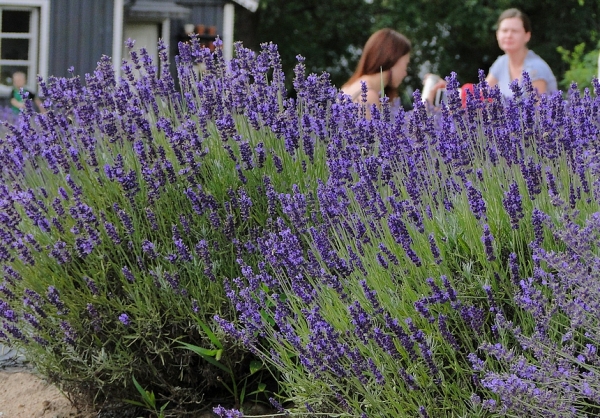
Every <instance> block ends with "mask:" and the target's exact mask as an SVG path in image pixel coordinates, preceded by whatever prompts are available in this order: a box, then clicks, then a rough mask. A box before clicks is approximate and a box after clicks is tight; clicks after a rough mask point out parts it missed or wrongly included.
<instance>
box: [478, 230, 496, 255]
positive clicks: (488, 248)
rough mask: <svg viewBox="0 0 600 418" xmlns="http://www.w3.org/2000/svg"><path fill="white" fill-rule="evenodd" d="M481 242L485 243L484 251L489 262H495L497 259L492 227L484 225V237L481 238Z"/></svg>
mask: <svg viewBox="0 0 600 418" xmlns="http://www.w3.org/2000/svg"><path fill="white" fill-rule="evenodd" d="M481 242H483V249H484V251H485V255H486V258H487V261H494V260H495V259H496V255H495V254H494V245H493V242H494V236H493V235H492V232H491V231H490V227H489V226H488V225H487V224H485V225H483V235H482V237H481Z"/></svg>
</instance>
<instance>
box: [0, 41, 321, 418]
mask: <svg viewBox="0 0 600 418" xmlns="http://www.w3.org/2000/svg"><path fill="white" fill-rule="evenodd" d="M217 53H218V51H217ZM217 53H215V55H214V56H211V55H210V54H209V56H208V58H207V60H211V61H212V60H213V59H214V60H215V62H217V61H218V59H217ZM268 54H269V53H268V52H265V53H264V55H263V56H261V57H260V58H261V59H264V57H265V55H266V56H267V59H271V58H268ZM273 59H275V57H273ZM256 62H257V61H256V59H254V60H249V61H248V62H244V65H248V66H252V65H257V66H258V64H256ZM103 64H104V67H103ZM150 65H151V64H150ZM186 65H187V67H186V69H187V71H189V72H188V74H191V71H192V63H191V62H187V64H186ZM182 68H183V64H181V66H180V70H181V71H183V70H182ZM222 68H223V67H219V66H215V68H214V69H213V70H214V72H215V74H212V75H210V76H209V74H208V73H205V74H203V77H204V79H203V81H204V83H205V84H204V86H205V89H204V90H202V94H204V96H203V95H202V94H201V93H200V92H199V90H198V89H199V87H198V85H196V84H195V83H190V84H188V85H184V86H183V87H182V89H183V90H184V91H186V90H185V89H188V90H187V91H186V92H187V94H188V97H191V98H193V99H191V100H189V101H186V100H183V99H182V96H181V95H180V93H179V92H177V91H176V90H175V89H174V88H173V89H172V90H170V91H169V92H168V93H167V94H165V90H161V88H162V87H159V86H160V85H161V84H160V83H164V84H162V85H168V83H170V82H172V80H171V79H169V75H168V72H163V78H161V79H160V82H159V81H158V80H159V79H158V78H153V76H152V74H156V70H154V72H153V71H152V68H151V67H150V66H148V65H147V66H146V67H144V68H142V69H140V70H139V73H136V75H135V76H133V75H131V79H130V80H121V81H120V84H118V85H115V84H114V83H113V84H112V85H111V84H110V81H109V84H108V85H102V88H100V89H98V90H95V91H96V93H97V95H94V94H93V93H92V91H94V90H93V89H94V87H98V86H97V84H94V83H101V82H102V81H99V79H101V80H113V72H112V71H113V70H112V66H111V65H110V61H108V64H107V62H106V61H102V62H101V63H100V64H99V67H98V70H97V72H96V73H95V75H94V76H95V77H98V78H95V79H94V78H92V77H88V79H87V86H86V87H85V88H84V87H83V86H82V84H81V82H80V80H79V78H78V77H73V78H70V79H51V80H49V81H48V88H49V89H50V90H51V91H52V92H53V93H48V94H47V95H46V96H47V97H48V98H49V100H53V101H54V103H53V105H52V106H49V109H50V110H49V112H48V113H47V114H44V115H35V114H29V113H25V114H23V115H22V118H21V119H20V125H19V129H22V130H19V129H17V128H14V127H13V128H12V129H11V134H10V135H8V136H7V138H4V139H3V140H2V141H0V152H1V153H2V155H3V156H6V155H9V154H10V153H11V152H13V151H14V150H15V149H16V150H17V154H19V155H20V156H23V155H24V154H25V155H26V158H25V159H26V161H25V160H24V161H23V162H22V163H23V164H22V165H19V167H17V166H12V167H7V166H4V167H3V168H2V170H1V171H0V176H1V177H2V188H3V189H2V190H3V191H6V196H8V195H11V196H12V197H11V198H10V200H2V205H4V206H3V209H2V210H3V211H9V212H10V213H11V216H14V218H11V221H12V220H13V219H14V220H15V222H14V224H11V228H12V230H11V232H10V233H8V232H7V233H6V234H5V235H3V236H4V237H5V239H6V236H9V237H11V238H10V239H13V238H14V236H13V235H12V234H16V235H18V236H20V237H23V236H27V237H28V238H27V239H28V245H27V246H26V247H24V248H23V247H19V248H23V249H22V251H25V253H26V254H27V255H28V257H29V256H31V260H28V259H26V258H24V257H22V255H21V256H19V255H18V251H19V250H17V248H16V247H15V248H12V249H11V250H10V251H11V252H10V253H8V255H6V254H7V253H3V259H2V264H3V267H4V269H5V271H13V272H14V277H18V279H15V278H14V277H13V278H10V276H8V275H7V276H5V277H7V278H8V279H3V281H2V282H0V285H2V289H3V290H4V291H6V292H8V293H6V294H8V295H9V296H8V297H7V303H10V305H11V308H10V309H11V312H17V313H18V314H17V316H16V317H14V318H13V317H11V320H13V319H14V320H15V323H18V326H19V327H20V330H19V332H20V334H18V333H16V332H15V334H12V335H11V337H10V340H8V341H9V343H10V344H11V345H14V346H17V347H19V349H20V350H22V351H23V353H24V354H25V355H26V357H27V358H28V359H29V360H30V361H31V362H32V363H33V364H34V365H35V366H36V368H37V369H38V370H39V372H40V373H42V374H43V375H45V376H48V377H49V378H50V379H51V380H52V381H53V382H55V383H58V384H59V385H60V386H62V388H63V389H64V390H65V391H67V392H69V393H70V394H71V395H72V397H73V398H74V399H76V400H78V402H82V403H86V404H94V405H96V406H98V405H101V404H102V403H103V402H104V401H105V400H107V399H108V400H111V401H114V400H119V399H124V398H132V397H133V394H135V389H136V387H137V385H135V384H134V385H133V386H136V387H133V386H132V385H131V380H132V378H133V379H135V380H134V382H139V384H140V385H142V386H143V387H144V388H145V389H144V390H145V391H146V392H147V393H148V394H152V399H150V398H147V399H145V402H146V403H147V402H148V401H149V400H151V401H152V402H154V403H156V404H158V403H161V402H162V404H163V405H164V404H165V402H166V401H171V403H170V405H171V406H173V405H174V404H175V405H176V407H177V408H180V412H184V411H186V410H189V409H190V408H196V409H197V408H203V407H206V405H205V404H203V403H204V402H210V399H212V397H219V398H220V399H227V396H228V395H227V391H229V392H231V396H232V397H233V398H234V399H233V400H230V401H231V402H238V401H239V402H241V401H242V400H243V399H244V398H248V397H249V396H250V394H251V395H254V397H255V398H260V396H262V395H263V394H264V393H266V387H265V383H264V381H265V379H263V376H264V375H268V374H269V373H268V371H267V370H266V369H263V368H259V367H257V364H256V362H255V361H254V356H252V355H251V354H249V353H248V352H247V351H246V349H245V348H243V347H242V346H241V344H240V342H239V341H235V340H233V339H232V338H229V337H227V336H226V335H225V334H224V332H223V330H222V329H221V328H220V327H219V326H218V325H217V324H216V323H215V322H214V317H215V316H216V315H218V316H219V317H221V318H225V319H233V318H235V312H234V309H233V307H232V306H231V304H230V303H229V301H228V300H227V298H226V295H225V291H224V289H223V286H222V282H221V280H222V277H232V276H233V277H234V276H236V275H239V274H240V271H239V267H238V265H237V263H236V262H235V260H236V258H237V257H238V256H240V254H239V253H238V251H237V246H236V244H235V243H236V242H238V243H239V242H244V241H245V240H247V239H248V237H249V236H251V235H252V234H256V233H258V232H257V231H260V230H261V229H262V228H265V227H267V226H268V225H267V220H268V218H269V215H268V211H267V207H268V202H267V195H266V193H265V179H266V178H269V179H270V181H271V183H272V185H273V187H274V188H276V190H278V191H280V192H288V193H289V192H291V191H292V188H293V187H297V188H298V189H299V190H306V189H307V188H309V187H312V185H315V184H317V179H322V178H324V177H325V176H326V172H327V169H326V165H325V163H324V158H325V153H324V152H323V150H322V152H320V153H315V154H311V156H310V158H309V157H308V156H307V155H306V154H305V153H304V152H303V151H302V145H301V144H300V145H299V149H298V150H294V153H293V155H292V154H291V153H290V152H288V150H286V146H287V145H286V143H285V141H284V140H283V139H282V138H281V135H280V134H277V133H276V132H275V130H274V129H271V128H270V127H268V126H265V125H264V124H262V125H261V126H260V127H257V126H256V124H253V123H251V122H250V121H249V118H247V117H245V116H244V115H241V114H238V112H237V111H236V108H235V107H233V108H231V109H230V108H227V112H231V113H227V116H230V119H227V122H229V121H230V122H231V124H230V125H228V126H227V130H226V131H225V130H223V127H222V125H219V123H221V122H223V120H222V119H219V118H222V117H223V116H224V115H223V114H222V113H219V114H218V117H217V116H215V115H206V114H202V113H201V112H194V111H192V110H190V109H202V110H203V111H205V110H206V109H207V106H209V105H207V104H206V103H207V102H211V101H212V103H217V102H219V101H221V100H222V101H223V102H225V98H224V96H220V95H219V92H218V90H217V89H218V87H215V85H220V84H219V83H221V82H223V81H227V80H226V78H227V76H226V74H224V73H223V72H221V70H222ZM259 68H260V70H256V71H255V72H254V73H253V77H254V79H253V80H249V79H245V83H246V84H245V85H244V87H245V88H246V89H248V90H250V89H252V88H253V87H252V82H254V81H256V80H260V82H261V84H260V87H261V90H260V91H261V92H262V94H266V93H265V91H266V89H267V88H268V89H269V91H270V92H271V93H272V95H271V96H270V98H269V100H270V105H271V107H270V109H269V110H270V111H273V112H281V115H280V116H281V117H283V115H285V114H286V113H285V112H286V111H287V110H286V109H287V108H286V106H289V104H287V105H285V104H284V103H283V100H284V98H283V97H282V96H280V95H279V96H278V94H279V93H280V92H281V91H282V90H283V86H282V85H279V84H278V83H279V82H278V81H277V82H275V81H273V79H272V78H271V77H277V74H276V75H273V73H272V68H271V67H268V66H267V67H262V66H260V67H259ZM103 71H106V73H103ZM260 71H264V73H260ZM269 71H271V72H269ZM267 73H268V74H267ZM230 76H231V77H233V75H231V74H230ZM186 80H187V81H189V79H182V83H184V82H185V81H186ZM211 81H212V82H214V83H215V85H211V84H209V83H210V82H211ZM227 82H228V83H232V81H231V80H229V81H227ZM272 82H273V85H272V86H271V83H272ZM65 85H68V88H66V87H65ZM150 85H152V86H154V88H155V89H156V90H154V91H153V92H152V93H151V95H150V96H148V95H147V93H148V92H149V90H146V88H147V89H150V87H148V86H150ZM221 86H222V85H221ZM227 86H229V84H227ZM238 88H240V87H239V85H238ZM54 89H56V90H54ZM67 90H68V91H69V92H76V93H75V94H74V96H73V97H74V99H71V98H69V99H67V101H68V104H66V103H65V102H62V100H65V96H63V93H64V92H65V91H67ZM221 94H223V95H224V93H223V92H222V93H221ZM207 96H208V97H207ZM215 97H217V98H218V100H216V101H215ZM266 102H267V100H266V99H265V98H264V97H263V98H261V102H260V103H261V104H265V103H266ZM223 109H224V108H222V109H221V112H223V111H224V110H223ZM306 111H307V112H309V110H308V109H307V110H306ZM310 111H312V108H311V110H310ZM67 112H71V113H70V114H69V115H67ZM288 113H289V111H288ZM282 120H283V119H282ZM292 121H295V122H296V123H297V122H298V116H297V115H296V114H295V113H294V114H293V117H292ZM278 122H279V121H278ZM273 123H275V122H273ZM286 123H287V121H286V122H281V124H282V126H286ZM290 123H291V122H290ZM24 132H26V133H24ZM21 135H29V138H30V142H29V144H30V148H28V149H27V150H26V152H25V153H22V152H21V148H20V145H18V143H19V141H20V138H21ZM310 136H311V134H307V135H306V136H305V138H306V139H308V138H309V137H310ZM32 138H44V140H46V141H49V142H48V143H45V144H44V145H40V144H37V145H35V146H34V145H33V144H34V139H32ZM242 143H244V144H242ZM15 144H16V145H15ZM244 145H247V149H249V153H250V156H247V155H242V154H243V151H242V150H241V148H242V147H243V146H244ZM13 147H15V148H13ZM261 147H262V148H261ZM48 148H50V149H52V150H53V152H55V153H56V154H57V155H63V156H66V155H70V158H64V159H63V160H61V165H53V164H52V161H55V160H53V159H52V158H53V157H50V156H49V155H48V154H45V153H44V151H45V150H46V149H48ZM69 150H70V151H69ZM257 150H262V154H261V155H262V156H261V157H259V151H257ZM246 157H248V158H253V159H254V161H255V162H256V164H255V166H252V167H249V166H247V165H246V164H247V163H246V162H245V161H247V160H244V158H246ZM17 158H18V157H17ZM259 159H264V161H261V162H260V163H258V161H259ZM276 159H277V161H276ZM15 161H16V160H15ZM49 161H50V162H49ZM279 161H281V167H282V168H281V170H280V169H279V168H278V165H279ZM313 163H314V167H313V169H308V170H307V167H312V166H313ZM242 164H243V165H242ZM21 191H24V192H23V193H21ZM193 194H196V199H197V200H199V201H201V202H200V203H198V202H194V198H192V197H191V196H192V195H193ZM198 196H200V197H198ZM243 198H247V201H248V202H250V203H248V204H247V206H246V208H245V209H244V210H243V209H242V208H241V206H240V204H239V203H237V202H240V201H241V200H242V199H243ZM274 198H275V199H277V196H275V197H274ZM2 199H5V196H3V198H2ZM31 205H33V209H32V206H31ZM42 208H43V209H42ZM39 210H41V211H42V212H43V213H44V215H43V217H44V219H45V222H46V223H47V227H46V226H44V225H46V224H45V223H44V222H40V221H39V218H38V217H36V216H37V215H36V214H37V213H39ZM246 212H247V213H246ZM3 213H5V212H3ZM46 217H47V218H46ZM7 219H8V218H7V217H6V216H4V217H3V218H2V220H3V221H6V220H7ZM50 221H52V223H50ZM4 230H5V229H4V226H3V229H2V231H4ZM21 242H22V241H21ZM88 244H89V245H88ZM29 245H31V247H29ZM1 249H2V250H3V251H4V250H5V248H4V244H3V245H2V248H1ZM6 280H9V281H6ZM7 288H8V290H6V289H7ZM6 294H4V293H3V294H2V297H3V298H4V297H6V296H5V295H6ZM2 303H3V304H2V305H0V307H1V309H2V310H4V309H5V306H8V305H4V301H2ZM11 326H12V325H11ZM11 329H12V328H11ZM5 330H6V329H5ZM0 337H1V338H5V334H4V333H2V334H0ZM6 338H7V339H8V338H9V337H6ZM186 344H187V345H186ZM182 346H187V347H188V348H189V347H196V349H195V352H194V351H190V350H183V349H181V347H182ZM197 354H199V355H197ZM137 389H138V391H139V388H137ZM148 396H150V395H148ZM152 407H154V406H152Z"/></svg>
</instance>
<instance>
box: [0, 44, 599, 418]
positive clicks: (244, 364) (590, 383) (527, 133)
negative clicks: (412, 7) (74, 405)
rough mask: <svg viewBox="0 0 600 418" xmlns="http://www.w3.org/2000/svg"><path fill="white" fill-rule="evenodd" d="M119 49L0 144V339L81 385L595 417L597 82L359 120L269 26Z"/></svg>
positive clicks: (240, 405) (294, 410)
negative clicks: (122, 52)
mask: <svg viewBox="0 0 600 418" xmlns="http://www.w3.org/2000/svg"><path fill="white" fill-rule="evenodd" d="M129 46H130V49H131V51H130V53H131V56H132V62H133V66H129V65H127V64H124V66H123V74H124V76H123V78H122V79H119V80H118V81H115V80H114V77H113V75H112V63H111V62H110V59H108V58H107V57H104V58H102V60H101V61H100V62H99V65H98V68H97V70H96V72H95V73H94V74H88V75H86V76H85V77H84V80H83V79H81V78H80V77H79V76H75V75H73V76H72V77H69V78H50V79H48V80H41V85H42V90H43V91H42V92H43V97H45V98H46V103H45V107H46V108H47V109H49V111H48V113H46V114H34V113H33V112H32V111H28V112H25V113H24V114H23V115H22V116H21V117H20V118H19V120H18V121H17V122H16V123H15V124H14V125H11V124H6V129H7V130H8V133H7V134H6V136H5V137H4V138H3V139H2V140H1V141H0V164H1V166H0V176H1V178H2V184H1V186H0V187H1V189H2V190H1V192H0V237H1V240H0V262H1V263H2V277H3V279H2V282H1V284H0V317H1V318H2V319H1V321H2V326H1V328H0V341H1V342H2V343H4V344H8V345H10V346H14V347H17V348H19V349H20V350H22V352H23V353H24V354H25V355H26V356H27V358H28V359H29V360H30V361H32V362H33V363H34V364H35V366H36V367H37V368H38V370H40V371H41V372H42V373H43V374H44V375H46V376H48V377H49V378H50V379H51V380H53V381H55V382H57V383H58V384H60V385H61V386H62V387H63V388H64V390H65V391H66V392H67V393H69V394H70V396H71V397H72V398H73V399H74V400H75V401H76V402H81V403H87V404H96V405H102V403H103V402H104V401H105V400H108V399H115V398H118V399H121V400H136V401H135V402H137V403H139V404H140V405H143V406H144V407H145V408H146V409H148V410H149V411H150V412H153V413H154V414H155V416H194V415H193V414H194V413H198V411H202V410H205V409H206V408H212V405H215V404H220V406H219V407H216V408H214V411H215V413H217V414H218V415H220V416H222V417H238V416H244V415H243V414H244V412H245V411H246V413H247V409H248V408H247V405H248V402H251V403H256V402H259V403H260V402H265V403H270V405H272V407H275V408H276V409H278V410H279V411H280V414H281V415H282V416H283V415H290V416H315V417H317V416H339V417H415V416H422V417H496V416H509V417H575V416H577V417H584V416H589V417H593V416H598V415H600V376H599V374H598V373H599V372H600V358H599V357H598V354H597V347H598V344H599V342H600V320H599V318H600V273H599V271H600V269H599V266H600V258H599V248H598V244H599V243H600V241H599V239H600V212H599V209H600V207H599V203H600V154H599V153H598V151H599V150H598V144H599V140H600V138H599V130H600V84H599V83H598V80H594V82H593V84H594V91H593V92H590V91H587V90H586V91H585V92H583V93H582V92H580V91H579V90H578V89H577V86H573V87H572V88H571V90H570V91H569V92H567V94H566V95H565V96H563V95H561V94H560V93H557V94H555V95H552V96H542V97H538V96H536V95H535V94H534V93H533V91H532V86H531V83H530V82H529V80H528V79H527V77H525V80H524V82H523V84H522V85H518V84H517V83H515V84H514V85H513V92H514V98H512V99H505V98H503V97H502V96H501V95H500V93H499V91H498V90H497V89H491V88H488V86H487V85H486V84H485V81H484V80H483V79H484V76H483V73H482V74H480V79H481V83H480V84H479V85H477V86H476V87H475V93H474V95H469V96H468V98H467V104H466V107H465V108H463V107H462V106H461V99H460V97H459V92H458V82H457V81H456V80H455V78H454V76H451V77H449V78H448V82H449V84H448V91H449V96H448V97H449V100H448V103H447V104H445V105H444V106H443V107H442V108H441V109H431V108H427V107H426V105H425V104H423V102H422V101H421V98H420V96H419V94H418V92H417V93H416V94H415V97H414V105H413V109H412V110H411V111H403V110H402V109H398V108H397V107H394V106H390V105H389V104H388V103H387V102H386V100H385V99H383V105H382V106H381V108H379V109H375V108H374V109H372V110H371V119H365V118H364V115H365V109H364V107H363V106H362V105H360V104H355V103H352V102H351V101H350V100H349V99H348V98H347V97H343V96H342V95H340V94H339V93H338V90H337V89H336V88H335V87H334V86H332V85H331V83H330V82H329V78H328V75H327V74H326V73H323V74H320V75H315V74H310V75H307V74H306V73H305V70H304V64H303V59H302V58H301V57H299V58H298V59H299V62H298V65H297V67H296V71H295V74H294V75H293V77H294V81H293V86H294V93H293V94H292V95H289V94H288V93H287V92H286V89H285V84H284V81H285V75H284V74H283V72H282V71H281V63H280V60H279V56H278V53H277V47H276V46H275V45H273V44H265V45H263V49H262V50H261V52H260V53H255V52H253V51H250V50H247V49H244V48H243V47H242V46H240V45H238V47H237V50H236V58H234V59H233V60H232V61H231V62H225V61H224V60H223V58H222V56H221V52H220V49H219V48H217V49H216V50H215V52H214V53H210V52H209V51H208V50H207V49H204V48H202V47H200V46H199V45H198V43H197V42H196V41H192V42H191V43H188V44H180V56H179V57H178V61H177V69H178V77H177V79H173V78H171V76H170V75H169V71H168V67H169V63H168V62H167V61H166V59H165V57H164V56H165V54H164V49H161V51H162V52H161V62H160V63H159V65H158V67H156V66H154V64H153V63H152V61H151V59H150V58H149V57H148V55H147V53H146V52H145V51H144V50H143V49H142V50H141V51H136V50H135V49H133V45H129ZM159 49H160V48H159ZM198 67H203V68H204V69H205V70H204V71H203V72H202V73H201V74H200V75H199V74H198V73H197V72H196V69H197V68H198ZM159 74H160V76H159ZM176 83H178V86H177V88H176Z"/></svg>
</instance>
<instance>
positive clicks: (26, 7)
mask: <svg viewBox="0 0 600 418" xmlns="http://www.w3.org/2000/svg"><path fill="white" fill-rule="evenodd" d="M0 9H1V10H7V11H31V13H32V14H31V18H30V22H29V32H27V36H25V33H12V32H6V33H5V32H0V40H1V39H11V38H12V39H17V38H18V39H26V38H29V39H30V42H29V54H28V59H27V60H2V59H0V65H20V66H25V67H27V68H28V71H27V73H28V77H27V86H28V88H30V89H31V90H32V91H34V92H36V91H37V76H38V75H40V76H42V77H43V78H44V79H45V78H47V77H48V57H49V48H50V0H0ZM4 82H5V80H0V83H1V84H4Z"/></svg>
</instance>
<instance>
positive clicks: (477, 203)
mask: <svg viewBox="0 0 600 418" xmlns="http://www.w3.org/2000/svg"><path fill="white" fill-rule="evenodd" d="M465 187H466V189H467V198H468V200H469V207H470V208H471V212H473V215H475V219H486V205H485V201H484V200H483V196H482V195H481V192H480V191H479V190H477V189H476V188H475V187H473V184H472V183H471V182H470V181H467V182H466V183H465Z"/></svg>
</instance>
